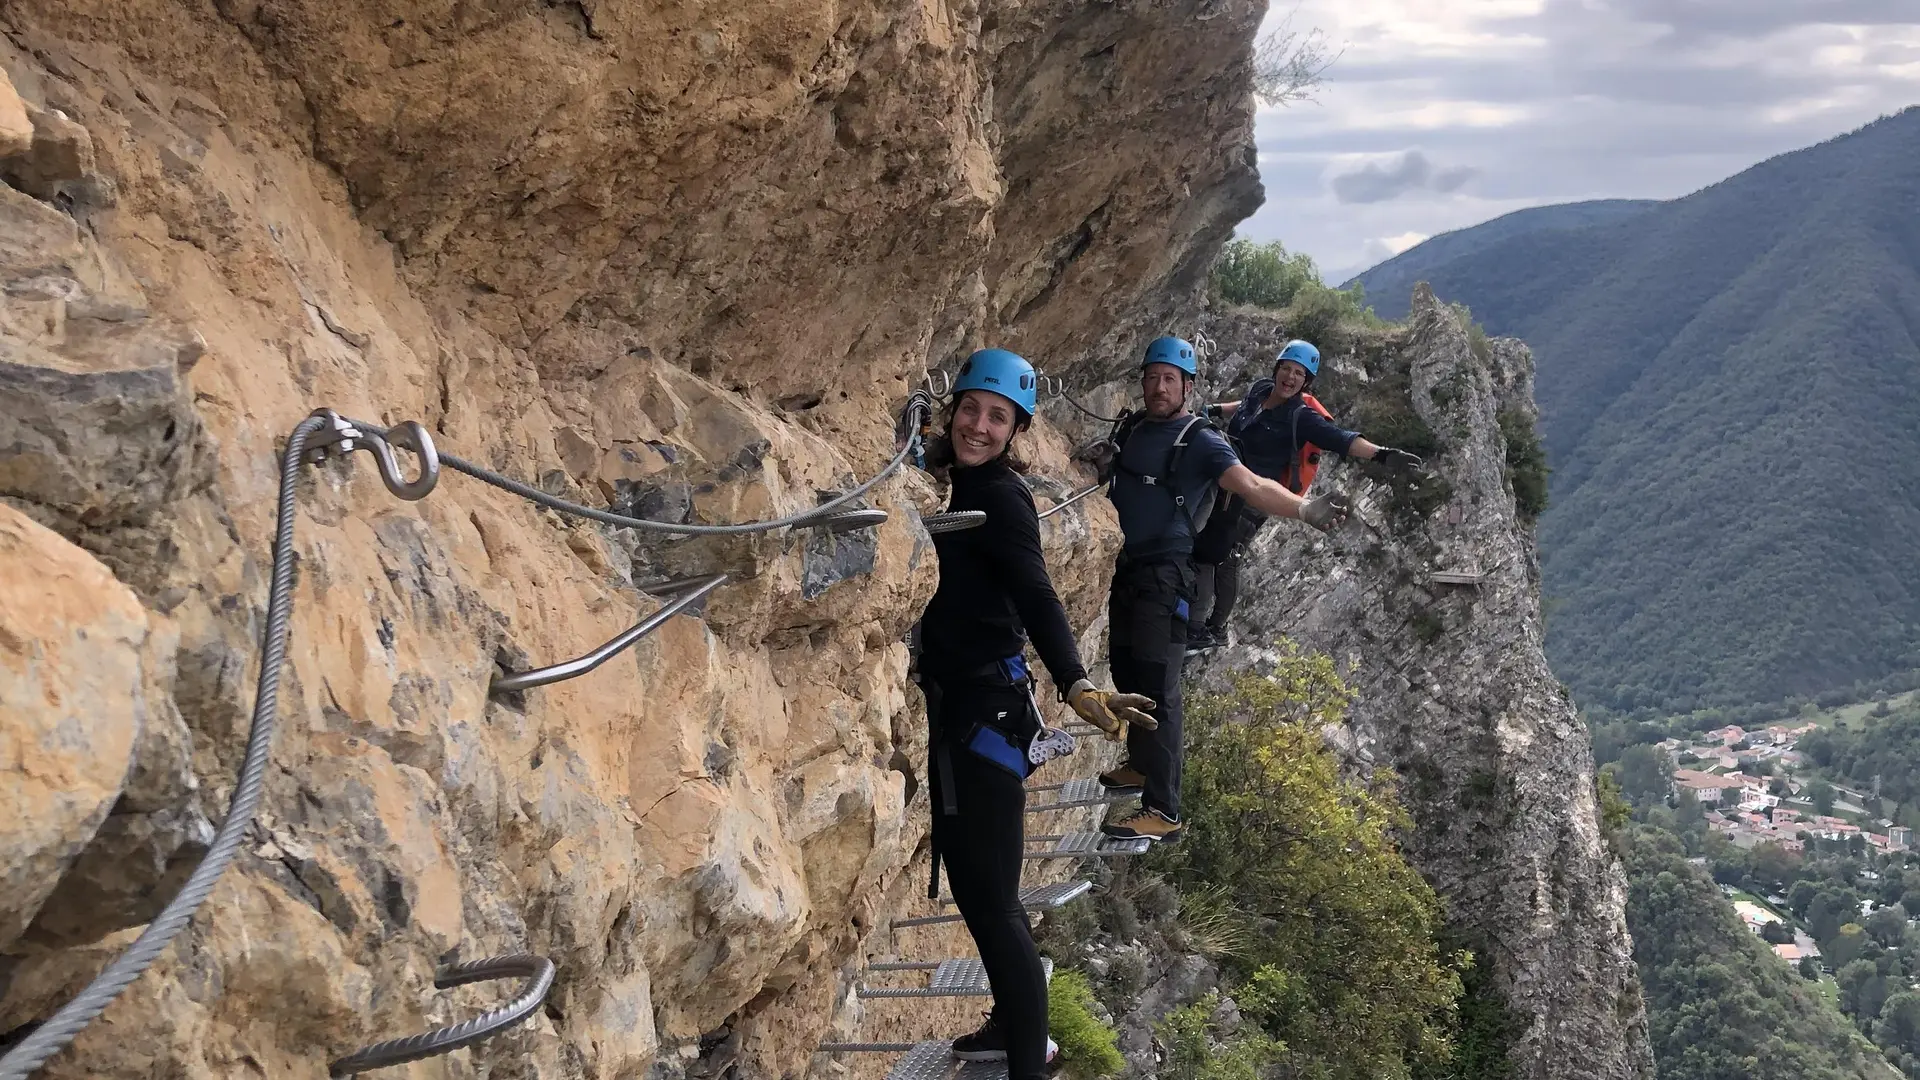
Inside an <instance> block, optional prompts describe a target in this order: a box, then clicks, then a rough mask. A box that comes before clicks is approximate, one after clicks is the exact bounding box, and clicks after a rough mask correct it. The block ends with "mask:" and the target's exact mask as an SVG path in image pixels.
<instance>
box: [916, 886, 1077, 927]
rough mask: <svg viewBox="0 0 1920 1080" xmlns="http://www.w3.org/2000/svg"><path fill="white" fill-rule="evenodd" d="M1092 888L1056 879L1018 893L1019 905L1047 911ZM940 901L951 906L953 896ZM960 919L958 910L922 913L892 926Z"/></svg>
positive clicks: (1028, 908)
mask: <svg viewBox="0 0 1920 1080" xmlns="http://www.w3.org/2000/svg"><path fill="white" fill-rule="evenodd" d="M1092 888H1093V882H1091V881H1056V882H1054V883H1053V884H1051V885H1035V886H1034V887H1033V888H1031V889H1025V890H1023V891H1022V892H1021V893H1020V906H1021V907H1024V908H1026V909H1027V910H1028V911H1048V910H1051V909H1053V908H1057V907H1059V906H1061V905H1062V904H1065V903H1067V902H1068V901H1070V900H1078V899H1079V898H1080V897H1082V896H1085V895H1086V894H1087V891H1088V890H1089V889H1092ZM940 903H941V904H942V905H943V906H946V907H952V906H953V897H951V896H943V897H941V898H940ZM960 919H961V916H960V913H959V912H954V913H953V914H951V915H922V916H920V917H918V918H914V919H895V920H894V921H893V928H894V929H895V930H898V929H900V928H901V927H904V926H932V925H934V924H935V923H950V922H959V921H960Z"/></svg>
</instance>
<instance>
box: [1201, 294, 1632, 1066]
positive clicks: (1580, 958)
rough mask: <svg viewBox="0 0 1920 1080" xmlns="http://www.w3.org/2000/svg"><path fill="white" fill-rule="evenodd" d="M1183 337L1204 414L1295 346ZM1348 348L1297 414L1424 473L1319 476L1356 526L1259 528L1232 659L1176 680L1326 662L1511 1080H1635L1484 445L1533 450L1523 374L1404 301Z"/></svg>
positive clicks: (1613, 937)
mask: <svg viewBox="0 0 1920 1080" xmlns="http://www.w3.org/2000/svg"><path fill="white" fill-rule="evenodd" d="M1203 326H1204V328H1205V332H1206V333H1207V334H1208V335H1209V336H1211V337H1212V338H1213V339H1214V340H1215V341H1216V342H1217V347H1218V354H1217V355H1216V357H1215V359H1214V360H1213V362H1212V363H1211V364H1210V365H1209V371H1210V372H1211V373H1212V380H1211V381H1212V386H1211V387H1210V388H1209V389H1210V395H1209V397H1208V400H1227V399H1229V398H1237V397H1238V396H1239V392H1240V391H1242V390H1244V388H1245V386H1246V385H1247V384H1248V383H1249V382H1250V381H1251V380H1252V379H1254V378H1258V377H1263V376H1265V375H1266V374H1267V372H1268V369H1269V368H1270V366H1271V363H1272V357H1273V356H1274V355H1275V354H1276V353H1277V352H1278V351H1279V348H1280V346H1281V345H1282V344H1283V343H1284V342H1285V341H1286V340H1287V339H1289V338H1291V337H1293V336H1294V335H1293V334H1291V333H1288V332H1286V328H1285V327H1282V326H1279V325H1277V324H1276V323H1275V322H1274V321H1273V320H1271V319H1267V318H1265V317H1260V316H1250V315H1221V316H1213V317H1209V318H1207V319H1205V320H1203ZM1322 344H1323V347H1324V346H1325V345H1326V343H1324V342H1323V343H1322ZM1356 344H1357V348H1355V349H1354V350H1353V351H1352V352H1350V353H1349V354H1348V355H1347V356H1346V357H1344V358H1341V357H1339V356H1338V355H1337V351H1336V350H1334V349H1326V351H1327V353H1328V355H1329V363H1328V367H1327V368H1326V369H1324V370H1323V373H1322V376H1321V378H1320V380H1319V382H1318V385H1317V386H1316V388H1315V392H1316V394H1317V395H1318V396H1319V397H1320V398H1321V400H1322V401H1324V402H1326V403H1327V404H1328V405H1329V407H1330V408H1331V409H1332V410H1333V411H1334V414H1335V416H1336V418H1339V419H1341V420H1342V421H1345V422H1347V423H1348V424H1349V425H1351V426H1355V427H1358V428H1360V430H1361V431H1362V433H1363V434H1367V435H1369V436H1371V437H1372V438H1374V439H1375V441H1378V442H1382V443H1385V444H1388V445H1401V446H1405V447H1410V448H1413V449H1415V450H1417V451H1419V452H1422V453H1426V454H1427V462H1428V464H1427V468H1426V470H1425V471H1424V473H1423V474H1422V475H1421V477H1420V478H1419V479H1417V480H1416V481H1413V482H1411V483H1409V482H1408V481H1406V480H1404V479H1401V480H1391V481H1390V480H1389V478H1388V475H1387V474H1385V473H1383V472H1380V471H1378V470H1376V469H1375V468H1374V467H1373V466H1368V465H1361V464H1358V463H1349V462H1342V461H1341V460H1340V459H1337V458H1331V457H1329V458H1328V459H1327V460H1326V461H1325V462H1323V464H1322V467H1321V469H1320V473H1319V477H1318V478H1317V479H1316V481H1315V490H1316V491H1325V490H1329V489H1341V490H1346V491H1348V492H1350V493H1351V494H1352V495H1353V496H1354V497H1355V499H1356V503H1357V510H1356V513H1355V515H1354V518H1353V519H1352V520H1350V521H1349V523H1348V524H1346V525H1345V526H1343V527H1342V528H1341V529H1339V530H1338V531H1337V532H1335V533H1334V534H1332V535H1331V536H1328V537H1321V536H1320V535H1319V534H1316V533H1313V532H1311V531H1310V530H1307V529H1305V528H1303V527H1301V526H1299V525H1297V524H1294V523H1288V522H1280V523H1270V524H1268V525H1267V526H1266V528H1265V529H1264V530H1263V531H1262V532H1261V534H1260V535H1259V537H1258V538H1257V539H1256V540H1255V542H1254V544H1253V546H1252V549H1251V551H1250V553H1249V555H1248V558H1247V561H1246V562H1245V563H1244V564H1243V570H1242V573H1241V599H1240V603H1239V606H1238V607H1237V608H1236V609H1235V613H1234V625H1233V632H1234V636H1235V638H1236V639H1237V644H1236V646H1235V647H1234V648H1231V649H1224V650H1219V651H1218V652H1216V653H1214V654H1212V656H1211V657H1210V658H1209V660H1208V661H1207V662H1206V663H1205V664H1204V665H1199V664H1196V665H1191V666H1190V667H1189V672H1188V674H1189V676H1194V675H1196V674H1199V675H1200V676H1201V677H1202V678H1203V679H1204V680H1205V681H1207V682H1209V683H1210V684H1212V685H1214V686H1221V685H1223V684H1224V683H1225V681H1226V679H1227V676H1228V675H1229V673H1230V672H1231V671H1232V670H1234V669H1236V668H1241V667H1247V666H1253V665H1256V664H1257V663H1258V662H1259V661H1260V659H1261V656H1262V653H1263V651H1264V646H1266V645H1267V644H1269V643H1272V642H1274V641H1276V640H1277V639H1279V638H1280V637H1281V636H1282V635H1284V636H1287V637H1290V638H1292V639H1293V640H1295V641H1297V642H1299V643H1301V644H1303V645H1306V646H1309V647H1311V648H1315V649H1319V650H1324V651H1326V652H1328V653H1330V654H1331V655H1332V656H1334V658H1335V659H1336V660H1337V661H1339V662H1340V663H1342V664H1343V665H1344V667H1345V669H1346V671H1347V674H1348V679H1349V681H1350V682H1351V683H1352V685H1353V686H1354V687H1355V688H1356V691H1357V696H1356V698H1355V702H1354V705H1353V707H1352V710H1351V713H1350V717H1349V726H1348V728H1347V729H1346V730H1345V731H1343V732H1338V733H1335V735H1336V738H1337V741H1338V742H1340V743H1343V744H1344V749H1345V750H1346V751H1347V753H1348V754H1349V756H1350V758H1351V759H1352V760H1353V761H1354V763H1355V764H1356V766H1358V767H1362V768H1373V767H1387V768H1391V769H1392V770H1393V771H1394V773H1395V774H1396V775H1397V777H1398V784H1399V791H1400V794H1401V797H1402V799H1403V800H1404V801H1405V802H1406V803H1407V805H1408V807H1409V809H1410V810H1411V811H1412V813H1413V817H1414V820H1415V825H1416V828H1415V831H1414V833H1413V835H1411V836H1409V837H1408V838H1407V848H1406V850H1407V854H1408V857H1409V858H1410V859H1411V860H1412V861H1413V863H1414V865H1415V866H1417V867H1418V868H1419V869H1420V871H1421V872H1422V873H1423V874H1424V875H1425V876H1426V877H1427V879H1428V880H1429V881H1431V882H1432V883H1433V884H1434V886H1435V888H1436V889H1438V890H1439V892H1440V894H1441V895H1442V897H1444V898H1445V900H1446V902H1447V904H1448V907H1449V910H1450V913H1451V918H1452V920H1453V923H1454V925H1455V927H1456V928H1457V929H1458V930H1459V931H1460V932H1461V933H1462V937H1463V944H1464V945H1466V946H1467V947H1469V948H1472V949H1474V950H1475V951H1478V952H1484V953H1485V954H1487V955H1488V956H1490V958H1491V959H1492V962H1493V970H1494V972H1495V984H1496V987H1497V989H1498V990H1499V991H1500V992H1501V993H1502V995H1503V996H1504V997H1505V999H1506V1001H1507V1004H1508V1005H1509V1006H1510V1007H1511V1008H1512V1009H1513V1010H1514V1011H1515V1012H1516V1013H1517V1014H1518V1015H1519V1017H1520V1018H1521V1019H1522V1020H1524V1021H1526V1027H1525V1030H1524V1032H1523V1033H1522V1035H1521V1036H1520V1040H1519V1043H1518V1045H1517V1046H1516V1048H1515V1051H1514V1056H1515V1061H1516V1063H1517V1064H1518V1066H1519V1067H1520V1075H1522V1076H1525V1077H1528V1078H1530V1080H1547V1078H1549V1077H1551V1078H1553V1080H1576V1078H1577V1080H1629V1078H1632V1080H1644V1078H1647V1077H1651V1076H1652V1075H1653V1071H1652V1070H1653V1063H1652V1058H1651V1051H1650V1049H1649V1044H1648V1041H1647V1030H1646V1017H1645V1013H1644V1009H1643V1006H1642V1002H1641V998H1640V989H1639V981H1638V976H1637V974H1636V972H1635V969H1634V966H1633V956H1632V947H1631V943H1630V939H1629V938H1628V935H1627V927H1626V907H1625V905H1626V882H1625V879H1624V876H1623V874H1622V872H1621V870H1620V867H1619V863H1618V861H1617V859H1616V858H1615V857H1614V855H1613V853H1612V852H1611V851H1610V850H1609V849H1608V847H1607V846H1606V843H1605V841H1604V839H1603V837H1602V835H1601V832H1600V828H1599V820H1598V810H1597V807H1596V796H1595V790H1594V768H1593V759H1592V751H1591V747H1590V743H1589V738H1588V734H1587V730H1586V726H1585V724H1584V723H1582V721H1581V720H1580V718H1579V716H1578V714H1577V713H1576V712H1575V711H1574V707H1573V703H1572V701H1571V699H1570V698H1569V697H1568V694H1567V691H1566V689H1565V687H1563V686H1561V685H1560V684H1559V683H1558V682H1557V681H1556V680H1555V679H1554V677H1553V674H1552V672H1551V671H1550V670H1549V669H1548V667H1547V663H1546V659H1545V657H1544V654H1543V653H1542V651H1541V617H1540V599H1539V583H1540V578H1539V563H1538V560H1537V558H1536V556H1535V551H1534V546H1533V535H1532V527H1531V525H1530V524H1529V523H1527V522H1526V521H1524V520H1523V519H1522V517H1521V515H1520V513H1519V511H1517V509H1516V503H1515V494H1514V484H1513V481H1512V476H1511V472H1512V470H1510V469H1509V467H1508V464H1507V456H1508V448H1507V446H1506V444H1505V440H1504V438H1503V434H1502V433H1503V423H1502V419H1503V417H1502V414H1505V417H1504V418H1505V421H1506V424H1505V426H1506V427H1507V428H1517V427H1523V428H1524V429H1526V430H1529V431H1530V430H1531V427H1532V422H1533V395H1532V381H1533V362H1532V358H1531V357H1530V356H1529V355H1528V353H1527V352H1526V349H1525V348H1524V346H1522V345H1520V344H1519V343H1518V342H1514V341H1510V340H1496V341H1492V342H1488V341H1487V340H1486V339H1485V338H1484V337H1479V336H1477V335H1476V334H1475V333H1472V332H1470V330H1469V327H1468V325H1467V324H1466V322H1465V320H1464V318H1463V317H1462V316H1461V315H1460V314H1459V313H1457V312H1455V311H1454V310H1452V309H1449V308H1446V307H1443V306H1441V305H1439V304H1437V303H1436V302H1435V301H1434V299H1433V295H1432V293H1431V292H1429V291H1427V290H1426V289H1425V287H1424V286H1422V287H1421V289H1420V290H1419V291H1418V292H1417V293H1416V294H1415V297H1414V304H1413V310H1412V314H1411V315H1410V317H1409V319H1408V322H1407V325H1406V328H1405V329H1404V330H1397V331H1392V332H1383V333H1380V334H1376V335H1373V336H1370V337H1367V338H1365V339H1363V340H1361V341H1359V342H1357V343H1356Z"/></svg>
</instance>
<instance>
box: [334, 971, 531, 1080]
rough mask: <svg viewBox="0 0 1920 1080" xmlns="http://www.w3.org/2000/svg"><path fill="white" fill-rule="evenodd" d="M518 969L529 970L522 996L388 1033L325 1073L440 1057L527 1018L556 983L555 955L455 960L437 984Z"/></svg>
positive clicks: (482, 979)
mask: <svg viewBox="0 0 1920 1080" xmlns="http://www.w3.org/2000/svg"><path fill="white" fill-rule="evenodd" d="M515 975H524V976H526V977H527V982H526V984H525V985H524V986H522V987H521V988H520V994H519V996H518V997H516V998H514V999H513V1000H512V1001H509V1002H507V1003H506V1004H505V1005H502V1006H500V1007H499V1008H497V1009H493V1010H491V1011H489V1012H483V1013H481V1014H480V1015H479V1016H476V1017H474V1018H473V1019H471V1020H463V1021H461V1022H460V1023H458V1024H450V1025H448V1026H446V1027H443V1028H435V1029H433V1030H432V1031H423V1032H421V1033H420V1034H418V1035H409V1036H407V1037H405V1038H401V1039H388V1040H387V1041H386V1042H377V1043H374V1044H373V1045H372V1046H369V1047H367V1048H366V1049H364V1050H356V1051H354V1052H353V1053H351V1054H348V1055H347V1056H346V1057H343V1058H341V1059H340V1060H338V1061H335V1062H334V1063H333V1064H331V1065H329V1066H328V1067H327V1075H329V1076H333V1077H340V1076H352V1075H353V1074H355V1073H363V1072H368V1071H370V1070H373V1069H384V1068H386V1067H387V1066H389V1065H403V1064H405V1063H407V1062H409V1061H419V1060H420V1059H421V1058H430V1057H437V1056H439V1055H441V1054H448V1053H452V1052H453V1051H455V1050H458V1049H460V1048H461V1047H463V1046H469V1045H471V1044H473V1043H476V1042H479V1041H480V1040H481V1039H484V1038H486V1037H487V1036H489V1035H493V1034H496V1033H498V1032H500V1031H502V1030H504V1029H506V1028H509V1027H512V1026H513V1025H515V1024H517V1023H519V1022H520V1021H522V1020H525V1019H526V1018H527V1017H528V1016H529V1015H531V1014H532V1013H533V1011H534V1010H535V1009H538V1008H539V1007H540V1003H541V1002H542V1001H545V1000H546V997H547V991H548V990H550V989H552V988H553V961H551V960H549V959H547V958H546V957H544V956H533V955H531V954H528V953H515V954H513V955H510V956H490V957H488V958H487V959H485V960H475V961H472V962H471V963H466V964H455V965H454V966H452V967H450V968H447V969H446V970H445V971H442V972H441V973H440V974H439V975H437V976H435V977H434V980H433V985H434V986H436V987H438V988H440V989H442V990H444V989H446V988H448V987H450V986H464V985H466V984H467V983H472V982H487V981H489V980H492V979H507V978H512V977H513V976H515Z"/></svg>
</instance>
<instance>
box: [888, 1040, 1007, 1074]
mask: <svg viewBox="0 0 1920 1080" xmlns="http://www.w3.org/2000/svg"><path fill="white" fill-rule="evenodd" d="M887 1080H1007V1063H1006V1062H1004V1061H955V1060H954V1059H953V1043H952V1042H951V1041H948V1040H934V1041H930V1042H923V1043H917V1044H915V1045H914V1048H913V1049H911V1050H909V1051H907V1053H906V1056H904V1057H902V1058H901V1059H900V1060H899V1061H896V1062H894V1063H893V1068H891V1069H888V1070H887Z"/></svg>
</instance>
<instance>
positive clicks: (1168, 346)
mask: <svg viewBox="0 0 1920 1080" xmlns="http://www.w3.org/2000/svg"><path fill="white" fill-rule="evenodd" d="M1148 364H1172V365H1173V366H1174V367H1177V368H1179V369H1180V370H1181V371H1184V372H1186V373H1187V375H1188V376H1189V377H1192V376H1196V375H1199V374H1200V365H1199V364H1196V363H1195V362H1194V359H1193V346H1192V345H1190V344H1188V343H1187V342H1186V341H1184V340H1182V339H1180V338H1177V337H1163V338H1154V339H1153V340H1152V341H1151V342H1149V343H1148V344H1147V356H1146V359H1144V360H1142V361H1140V366H1141V367H1142V368H1144V367H1146V366H1147V365H1148Z"/></svg>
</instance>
